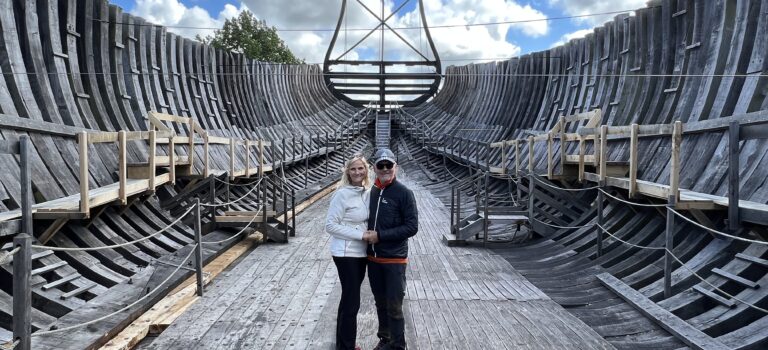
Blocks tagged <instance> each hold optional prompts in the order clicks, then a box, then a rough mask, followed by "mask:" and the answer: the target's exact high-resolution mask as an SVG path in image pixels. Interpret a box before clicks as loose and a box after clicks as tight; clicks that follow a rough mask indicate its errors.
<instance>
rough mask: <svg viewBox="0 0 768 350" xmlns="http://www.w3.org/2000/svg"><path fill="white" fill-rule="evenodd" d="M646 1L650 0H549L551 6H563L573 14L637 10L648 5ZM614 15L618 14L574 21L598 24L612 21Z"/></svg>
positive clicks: (575, 19) (569, 13)
mask: <svg viewBox="0 0 768 350" xmlns="http://www.w3.org/2000/svg"><path fill="white" fill-rule="evenodd" d="M646 2H648V0H613V1H595V0H549V4H550V5H551V6H553V7H558V8H561V9H562V10H563V12H565V13H566V14H568V15H571V16H583V15H592V14H596V13H606V12H615V11H623V10H636V9H640V8H644V7H646ZM614 16H616V14H610V15H602V16H588V17H579V18H574V21H575V22H576V23H581V24H587V25H590V26H597V25H601V24H603V23H605V22H607V21H610V20H611V19H613V17H614Z"/></svg>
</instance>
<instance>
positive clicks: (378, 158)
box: [373, 148, 397, 164]
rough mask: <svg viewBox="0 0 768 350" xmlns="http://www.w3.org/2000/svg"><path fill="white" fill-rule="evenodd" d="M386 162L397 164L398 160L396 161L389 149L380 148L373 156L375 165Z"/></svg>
mask: <svg viewBox="0 0 768 350" xmlns="http://www.w3.org/2000/svg"><path fill="white" fill-rule="evenodd" d="M385 160H388V161H390V162H392V164H397V160H395V154H394V153H392V151H390V150H389V148H380V149H379V150H377V151H376V153H374V154H373V164H378V163H379V162H382V161H385Z"/></svg>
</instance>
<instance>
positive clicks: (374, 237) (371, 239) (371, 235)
mask: <svg viewBox="0 0 768 350" xmlns="http://www.w3.org/2000/svg"><path fill="white" fill-rule="evenodd" d="M363 240H364V241H366V242H368V243H369V244H376V243H379V234H378V233H377V232H376V231H373V230H368V231H365V232H363Z"/></svg>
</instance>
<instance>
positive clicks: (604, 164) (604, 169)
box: [600, 125, 608, 181]
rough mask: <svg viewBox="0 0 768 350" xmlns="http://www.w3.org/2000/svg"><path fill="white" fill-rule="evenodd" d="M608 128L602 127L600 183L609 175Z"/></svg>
mask: <svg viewBox="0 0 768 350" xmlns="http://www.w3.org/2000/svg"><path fill="white" fill-rule="evenodd" d="M607 153H608V126H607V125H603V126H600V181H605V177H606V175H607V174H608V154H607Z"/></svg>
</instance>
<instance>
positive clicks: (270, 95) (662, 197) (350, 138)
mask: <svg viewBox="0 0 768 350" xmlns="http://www.w3.org/2000/svg"><path fill="white" fill-rule="evenodd" d="M766 13H768V1H766V0H754V1H746V0H744V1H742V0H738V1H722V2H708V1H707V2H705V1H688V0H662V1H652V2H650V3H649V5H648V7H647V8H643V9H638V10H637V11H636V13H635V15H633V16H624V15H622V16H618V17H616V18H615V19H613V20H612V21H610V22H608V23H606V24H605V25H604V26H601V27H598V28H596V29H595V31H594V33H592V34H589V35H587V37H586V38H584V39H577V40H573V41H571V42H569V43H567V44H565V45H563V46H559V47H555V48H553V49H551V50H548V51H544V52H538V53H533V54H529V55H525V56H522V57H519V58H516V59H512V60H509V61H504V62H495V63H488V64H473V65H468V66H463V67H449V68H448V69H447V71H446V74H445V78H444V86H443V87H442V89H441V90H440V92H439V93H438V94H437V95H436V96H435V97H434V98H433V99H432V100H430V101H428V102H426V103H424V104H422V105H420V106H414V107H407V108H404V109H398V110H393V111H390V112H389V113H390V114H391V116H392V123H393V124H392V125H393V130H392V132H393V134H392V137H393V141H392V143H391V146H392V148H393V149H395V150H397V153H398V156H399V157H400V159H401V163H402V165H403V168H405V170H407V172H408V173H409V176H411V178H412V179H415V180H417V181H418V182H419V183H421V184H422V185H423V186H425V187H426V188H427V189H428V190H430V191H431V192H432V193H434V194H435V195H437V196H438V197H440V198H441V199H442V201H443V203H446V204H447V203H450V202H451V200H452V199H453V198H454V196H455V193H457V192H460V193H462V195H463V196H464V199H465V200H464V204H462V205H463V208H459V209H457V210H456V217H457V218H461V217H467V216H468V215H469V214H471V213H473V212H474V213H477V212H479V211H480V210H481V209H482V208H485V209H487V208H488V205H487V204H488V203H492V202H493V203H496V204H499V205H501V204H500V203H502V202H503V201H502V200H500V199H498V198H500V196H504V195H508V196H511V197H512V198H513V199H514V200H515V207H519V208H521V210H524V211H528V212H529V213H531V214H532V215H529V216H528V221H529V224H528V226H529V227H530V229H529V232H528V233H527V234H528V237H526V238H525V239H521V238H518V237H513V238H517V240H515V239H512V240H505V241H503V242H502V241H498V242H495V243H494V242H493V239H491V240H490V242H486V243H487V244H489V245H488V248H489V249H491V250H492V251H493V252H494V253H496V254H498V255H500V256H502V257H504V258H505V259H506V260H507V261H508V262H509V263H510V264H511V265H512V266H514V268H515V269H517V270H518V271H520V272H521V273H522V275H523V276H525V277H526V278H527V279H528V280H530V281H531V282H532V283H533V284H534V285H535V286H536V287H538V288H539V289H541V290H542V291H544V292H545V293H546V294H547V296H549V297H550V298H552V299H553V300H554V301H556V302H557V303H559V304H560V305H562V306H563V307H564V308H566V309H567V310H568V311H570V312H571V313H572V314H573V315H575V316H576V317H578V318H579V319H581V320H582V321H583V322H585V323H586V324H588V325H589V326H590V327H592V328H593V329H594V330H595V331H596V332H597V333H598V334H599V335H600V336H601V337H603V338H604V339H605V340H607V341H608V342H610V343H611V344H612V345H613V346H615V347H617V348H628V349H630V348H631V349H636V348H683V347H695V348H700V347H708V348H709V347H713V348H738V349H760V348H764V347H765V346H766V345H768V332H766V331H765V329H766V327H765V326H766V324H768V314H766V313H765V312H764V311H765V310H764V309H767V308H768V289H766V288H765V285H766V279H768V251H767V250H768V247H766V245H765V244H762V243H760V242H759V241H763V239H762V238H764V237H765V234H766V227H767V226H768V210H766V209H765V208H766V203H768V182H766V178H768V156H766V155H767V154H768V143H766V142H765V140H764V139H745V140H743V141H742V142H741V143H738V142H739V139H738V138H737V139H736V142H737V145H738V147H737V148H738V152H736V153H735V154H736V157H737V158H738V160H739V162H738V164H739V166H738V167H737V169H736V173H737V176H736V177H729V175H728V173H729V171H728V169H729V167H728V164H729V156H730V155H732V154H733V152H732V150H733V147H731V148H729V147H728V146H729V142H730V140H731V138H730V136H729V127H730V125H731V123H732V122H737V124H739V125H740V127H742V128H745V129H744V130H758V131H756V134H757V135H760V133H762V132H765V125H768V124H765V122H766V121H768V75H767V74H768V60H766V56H768V16H766ZM0 35H1V36H2V38H1V39H2V40H0V73H2V77H0V138H1V139H2V140H3V141H15V140H17V139H19V137H20V136H28V138H29V140H30V143H31V149H30V150H31V152H30V156H29V159H28V164H29V166H30V174H31V192H32V198H33V201H34V203H35V205H34V206H33V209H32V211H33V217H34V229H33V230H32V232H29V233H31V234H32V235H33V236H34V237H35V244H36V245H41V246H42V245H45V246H49V247H57V248H88V247H101V246H106V245H117V246H119V247H116V248H114V249H104V250H99V251H77V250H75V251H54V250H50V249H39V248H38V249H35V250H33V254H32V256H31V259H32V271H31V274H32V278H31V280H30V285H31V289H32V298H31V305H32V312H31V324H32V331H33V333H35V332H37V333H39V334H38V335H37V336H33V337H32V346H33V348H35V349H54V348H55V349H79V348H96V347H99V346H100V345H103V344H104V343H105V342H107V341H108V340H109V339H111V338H112V337H113V336H114V335H115V334H116V333H117V332H119V331H120V330H121V329H123V328H124V327H126V326H127V325H128V324H130V323H131V322H132V321H133V320H134V319H135V318H136V317H137V316H138V315H140V314H142V313H144V312H145V311H147V310H149V309H150V308H151V307H152V305H154V304H155V303H156V302H157V301H158V300H160V299H161V298H162V297H163V295H165V294H166V293H167V292H169V291H171V290H172V289H174V288H175V286H178V285H179V284H180V283H182V281H183V280H184V279H186V278H187V277H188V276H191V275H192V274H193V272H192V271H191V269H181V270H179V266H178V265H179V264H182V263H183V262H184V261H185V260H184V259H183V258H184V257H185V256H188V255H190V254H191V252H192V249H193V246H194V242H195V237H194V231H195V230H194V223H193V222H192V221H191V220H186V219H185V220H181V221H178V222H175V221H174V220H175V219H176V218H177V217H179V216H180V215H182V214H183V213H184V212H185V210H186V209H187V208H189V207H190V205H191V203H193V202H194V199H195V198H209V199H213V200H215V201H217V202H228V201H231V200H232V199H234V198H240V197H242V198H247V199H249V200H250V201H249V202H247V203H245V204H236V205H234V208H235V210H240V211H244V212H246V211H248V212H253V211H258V210H260V208H261V209H264V208H266V207H267V206H271V207H272V208H273V209H274V213H272V214H270V215H271V216H274V217H278V218H279V217H280V215H284V220H283V222H282V224H283V225H284V226H283V227H287V225H288V209H287V208H288V200H287V199H285V198H287V196H288V194H289V193H291V192H293V193H294V194H295V195H294V197H295V201H296V202H297V203H301V202H303V201H306V200H307V199H309V198H311V197H312V196H313V195H315V194H317V193H321V192H322V191H323V190H324V189H326V188H327V187H328V186H330V185H331V184H333V183H334V182H335V180H337V178H338V171H337V170H338V168H339V166H340V165H341V164H342V162H343V160H344V159H345V156H346V155H348V154H351V153H352V152H361V151H362V152H370V149H371V148H372V147H373V146H372V142H373V140H374V139H375V135H373V133H371V132H369V129H370V126H371V125H373V124H374V120H376V118H374V117H375V113H373V114H371V113H372V112H371V111H370V110H365V109H361V108H358V107H355V106H353V105H350V104H349V103H348V102H347V101H343V100H339V99H338V98H337V97H336V96H334V95H333V94H332V92H331V91H329V90H328V89H327V87H326V86H325V82H324V79H323V75H322V69H321V68H320V67H317V66H307V65H290V66H289V65H276V64H268V63H262V62H255V61H251V60H248V59H245V58H244V57H242V55H239V54H235V53H229V52H224V51H221V50H216V49H213V48H211V47H208V46H206V45H203V44H200V43H198V42H196V41H192V40H189V39H185V38H182V37H179V36H177V35H175V34H171V33H168V32H167V30H166V29H165V28H163V27H160V26H155V25H151V24H149V23H147V22H145V21H144V20H143V19H141V18H137V17H134V16H131V15H129V14H126V13H124V12H123V11H122V9H120V8H119V7H116V6H113V5H109V4H108V3H107V2H106V1H102V0H13V1H2V2H0ZM675 122H680V124H678V125H680V128H681V129H676V128H677V127H676V126H675ZM632 124H638V125H639V126H638V127H633V126H632ZM602 126H607V127H606V128H605V129H604V130H605V134H604V135H602V136H601V129H603V128H602ZM651 126H655V127H653V128H652V127H651ZM751 126H757V127H758V129H747V128H748V127H751ZM760 128H762V129H760ZM678 130H679V131H678ZM760 130H762V131H760ZM118 131H124V133H118ZM750 132H751V131H750ZM83 134H85V135H89V136H85V137H89V138H90V139H88V138H85V139H84V138H83V137H84V136H81V135H83ZM121 135H122V136H121ZM611 135H612V136H611ZM675 137H677V138H678V141H677V142H676V141H675ZM126 139H127V140H126ZM89 140H90V141H89ZM598 140H601V141H602V140H604V141H605V144H604V145H602V146H600V143H599V142H598ZM123 142H124V143H123ZM83 148H85V149H83ZM265 149H266V150H265ZM729 150H731V151H729ZM675 152H677V153H675ZM83 155H85V156H83ZM0 162H1V164H2V165H1V167H2V171H0V183H2V186H0V200H1V201H0V241H1V242H2V243H3V244H4V246H3V250H5V251H8V250H10V249H11V246H12V243H11V241H12V240H13V238H14V237H15V236H16V235H17V234H18V233H19V232H21V231H22V227H23V225H22V211H21V206H22V190H21V188H22V183H21V181H20V177H19V175H18V174H19V173H20V164H21V160H20V159H19V158H17V157H14V156H10V155H0ZM261 177H263V178H265V179H266V178H269V179H270V180H265V182H264V185H263V187H262V188H265V189H264V190H263V191H262V190H261V189H260V190H259V191H261V192H263V193H264V194H265V195H264V196H263V197H261V196H260V195H259V194H258V193H260V192H259V191H257V192H256V193H250V192H248V190H247V189H244V188H238V187H231V188H230V187H228V186H227V185H226V184H227V183H231V184H243V183H248V182H249V181H251V180H249V179H250V178H261ZM735 178H737V179H738V181H737V182H736V185H737V186H738V188H739V191H738V193H739V195H740V196H738V197H737V199H738V200H739V202H738V203H739V205H736V206H731V207H736V213H737V214H738V216H736V217H737V218H738V220H736V221H734V220H733V218H734V216H733V215H734V214H733V212H729V207H728V199H729V196H730V198H731V199H732V198H733V197H732V196H731V195H732V192H733V191H729V181H730V182H733V179H735ZM466 179H474V180H473V181H475V180H476V182H471V184H475V183H477V184H478V186H479V184H480V183H481V181H480V180H479V179H482V186H485V190H484V191H482V192H483V194H484V195H485V196H486V199H485V201H484V203H486V204H483V205H481V204H480V202H481V201H480V193H481V191H480V190H478V188H477V187H474V185H467V184H468V183H469V182H466ZM580 180H581V182H580ZM206 181H207V182H206ZM595 186H602V189H604V190H605V191H606V192H607V193H608V194H610V195H612V196H615V197H617V198H619V199H624V200H628V201H632V202H636V203H641V204H651V205H668V206H671V208H672V209H675V210H678V211H680V212H682V213H683V215H685V216H686V217H689V218H691V219H692V220H694V221H696V222H699V223H703V224H704V226H708V227H712V228H715V229H716V230H718V231H728V232H731V233H733V234H734V235H737V236H739V237H743V238H746V239H748V241H744V240H738V239H732V238H727V237H723V236H719V235H717V234H715V233H712V232H710V231H707V230H706V229H704V228H701V227H699V226H696V225H695V224H692V223H690V222H688V221H684V220H683V219H682V218H679V219H677V220H676V221H675V222H674V224H673V225H672V226H671V231H672V233H673V234H672V235H669V234H667V232H669V231H670V226H669V218H670V217H674V215H673V214H672V212H670V211H668V210H669V208H665V207H660V208H651V207H634V206H629V205H626V204H625V203H623V202H620V201H617V200H613V199H612V198H608V197H603V195H602V194H600V195H599V194H598V193H599V192H598V191H597V188H595V189H594V190H591V191H582V192H565V191H563V190H562V188H563V187H567V188H571V189H575V188H588V187H595ZM731 186H733V185H732V184H731ZM267 189H270V190H269V191H272V192H270V193H279V195H278V197H271V198H266V197H267V195H266V193H268V190H267ZM511 193H512V194H514V195H511ZM488 195H491V196H496V197H493V198H497V199H498V200H496V199H491V200H489V199H488ZM670 196H672V197H674V199H673V200H674V202H673V203H672V204H668V201H669V198H668V197H670ZM280 197H282V199H280ZM467 198H471V200H467ZM494 201H495V202H494ZM598 202H600V203H599V205H598ZM731 203H734V202H733V201H731ZM294 207H295V205H294ZM281 208H282V209H281ZM485 209H484V210H485ZM451 210H452V212H453V208H452V209H451ZM731 210H732V209H731ZM486 211H487V210H486ZM264 212H266V210H264ZM598 213H600V214H601V215H600V216H601V219H600V220H602V221H600V223H601V226H602V227H604V228H605V231H607V233H606V234H604V235H603V234H598V232H597V231H600V230H598V229H596V225H595V224H596V223H597V219H595V217H596V215H598ZM294 215H295V214H294ZM217 216H226V213H224V210H218V211H212V212H208V213H206V214H205V217H204V219H203V222H202V223H203V226H206V229H205V231H206V234H205V239H206V240H207V241H209V242H214V241H219V240H227V239H229V238H230V237H231V236H232V231H231V230H227V229H224V228H221V227H220V226H219V227H218V228H217V227H216V226H214V222H215V219H214V218H215V217H217ZM725 219H730V220H729V221H728V223H727V224H725ZM452 220H453V219H452ZM265 221H266V220H265ZM547 224H549V225H550V226H547ZM451 225H453V221H452V222H451ZM551 225H556V226H560V228H557V227H552V226H551ZM731 225H735V227H736V229H735V230H730V229H731V227H730V226H731ZM166 226H168V229H167V230H166V231H164V232H161V233H160V234H157V235H155V234H156V233H157V232H158V231H159V230H161V229H163V228H164V227H166ZM509 230H510V229H509V226H503V225H501V226H498V225H497V226H493V225H491V227H490V228H489V229H488V230H487V231H488V232H489V235H490V236H492V238H493V236H499V237H504V238H508V236H509V235H508V233H509ZM285 232H286V235H285V236H284V237H282V238H284V239H286V240H288V234H287V232H288V231H285ZM608 233H610V234H608ZM152 235H154V236H152ZM148 236H152V238H151V239H147V240H145V241H142V242H141V243H139V244H134V245H124V246H123V245H121V244H124V243H127V242H131V241H134V240H138V239H143V238H146V237H148ZM472 236H474V234H473V235H472ZM670 237H671V238H670ZM761 237H762V238H761ZM670 240H671V244H670V243H669V242H670ZM471 241H472V240H471V239H470V240H469V242H466V243H468V244H475V243H472V242H471ZM755 241H757V242H755ZM625 242H626V243H630V244H625ZM234 243H235V241H232V240H230V241H227V243H224V244H219V245H209V246H206V248H205V249H203V251H202V254H203V256H204V259H205V260H206V261H211V260H213V259H214V258H215V257H217V256H219V255H220V254H222V253H223V252H224V251H226V250H227V249H228V248H229V247H231V246H232V245H233V244H234ZM649 247H650V248H666V249H670V250H671V253H672V254H674V257H675V258H677V259H679V260H671V259H672V258H671V257H670V255H669V254H668V253H667V251H665V250H662V249H645V248H649ZM665 259H666V260H665ZM665 269H666V272H665ZM13 271H14V270H13V266H12V264H9V263H4V264H2V265H1V268H0V274H2V276H1V278H0V280H1V281H2V283H0V341H11V340H12V338H13V330H12V323H13V319H14V316H13V301H12V300H13V298H12V295H13V273H14V272H13ZM177 271H181V272H180V273H173V272H177ZM166 280H167V283H164V282H165V281H166ZM150 290H153V293H152V294H150V295H149V296H148V297H146V298H145V299H143V300H142V302H140V303H138V304H136V305H133V306H132V307H130V308H128V309H127V310H125V311H123V312H120V313H118V314H117V315H116V316H115V317H113V318H109V319H107V320H104V321H102V322H97V323H94V324H91V325H88V326H86V327H80V328H75V329H72V330H67V331H66V332H58V333H56V332H53V333H47V334H42V333H43V332H51V331H55V330H56V329H62V328H66V327H68V326H70V325H75V324H79V323H82V322H87V321H91V320H94V319H97V318H99V317H101V316H103V315H104V314H106V313H109V312H113V311H119V310H121V309H123V308H125V307H126V305H130V304H131V303H133V302H134V301H136V300H138V299H140V298H142V297H145V296H147V292H148V291H150Z"/></svg>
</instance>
